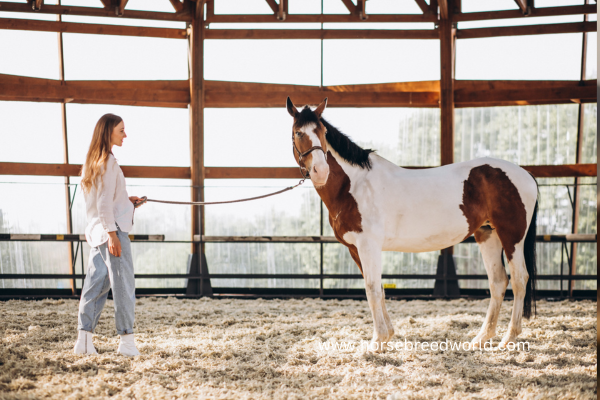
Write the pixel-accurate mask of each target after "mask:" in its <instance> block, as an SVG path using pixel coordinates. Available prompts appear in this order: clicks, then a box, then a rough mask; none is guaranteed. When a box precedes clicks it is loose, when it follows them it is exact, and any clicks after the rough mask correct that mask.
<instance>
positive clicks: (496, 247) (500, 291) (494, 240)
mask: <svg viewBox="0 0 600 400" xmlns="http://www.w3.org/2000/svg"><path fill="white" fill-rule="evenodd" d="M475 240H476V241H477V243H478V244H479V249H480V250H481V255H482V256H483V264H484V265H485V270H486V272H487V275H488V281H489V284H490V297H491V298H490V305H489V307H488V310H487V315H486V316H485V322H484V323H483V325H482V326H481V330H480V331H479V333H478V334H477V336H475V338H474V339H473V340H472V341H471V344H472V346H473V348H478V347H480V346H482V343H484V342H485V341H486V340H488V339H491V338H493V337H494V336H496V325H497V323H498V315H499V313H500V307H501V306H502V300H503V299H504V293H505V292H506V287H507V286H508V277H507V276H506V271H505V269H504V265H502V243H501V242H500V238H499V237H498V234H497V233H496V231H495V230H492V229H490V228H483V227H482V228H479V229H478V230H477V231H476V232H475Z"/></svg>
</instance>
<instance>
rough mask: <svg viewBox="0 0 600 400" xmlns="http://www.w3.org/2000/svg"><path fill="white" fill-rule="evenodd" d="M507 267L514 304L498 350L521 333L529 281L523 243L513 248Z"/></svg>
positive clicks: (512, 341)
mask: <svg viewBox="0 0 600 400" xmlns="http://www.w3.org/2000/svg"><path fill="white" fill-rule="evenodd" d="M508 266H509V268H510V283H511V286H512V291H513V296H514V302H513V309H512V316H511V318H510V323H509V324H508V330H507V331H506V333H505V334H504V337H502V341H501V342H500V344H499V345H498V347H499V348H506V345H507V344H508V343H515V340H516V339H517V336H519V334H520V333H521V320H522V318H523V303H524V299H525V291H526V288H527V280H528V279H529V274H528V273H527V267H526V265H525V256H524V254H523V242H521V243H519V244H517V245H516V246H515V252H514V253H513V256H512V258H511V260H510V261H509V262H508Z"/></svg>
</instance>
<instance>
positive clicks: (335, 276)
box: [0, 274, 598, 281]
mask: <svg viewBox="0 0 600 400" xmlns="http://www.w3.org/2000/svg"><path fill="white" fill-rule="evenodd" d="M444 277H446V280H448V281H458V280H462V279H480V280H484V279H488V276H487V275H473V274H463V275H454V276H449V275H446V276H445V275H443V274H383V275H381V278H382V279H440V280H442V279H444ZM508 277H509V279H510V275H508ZM135 278H136V279H167V278H168V279H238V278H243V279H362V278H363V276H362V275H360V274H323V275H320V274H207V275H187V274H135ZM0 279H85V275H82V274H79V275H71V274H0ZM536 279H538V280H546V281H559V280H568V279H571V280H575V281H585V280H596V279H598V275H562V276H561V275H537V276H536Z"/></svg>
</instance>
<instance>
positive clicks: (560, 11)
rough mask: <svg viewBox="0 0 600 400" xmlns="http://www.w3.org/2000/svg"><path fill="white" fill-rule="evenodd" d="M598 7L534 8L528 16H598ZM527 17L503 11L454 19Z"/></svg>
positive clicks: (590, 5) (481, 19) (592, 5)
mask: <svg viewBox="0 0 600 400" xmlns="http://www.w3.org/2000/svg"><path fill="white" fill-rule="evenodd" d="M597 11H598V10H597V7H596V5H595V4H587V5H582V6H566V7H544V8H533V9H531V14H529V16H527V17H528V18H532V17H552V16H561V15H578V14H596V13H597ZM524 17H526V16H524V15H523V13H522V12H521V11H520V10H503V11H484V12H473V13H461V14H457V15H454V17H453V19H454V21H456V22H465V21H485V20H493V19H510V18H524Z"/></svg>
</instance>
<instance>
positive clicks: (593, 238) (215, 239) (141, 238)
mask: <svg viewBox="0 0 600 400" xmlns="http://www.w3.org/2000/svg"><path fill="white" fill-rule="evenodd" d="M129 238H130V239H131V241H132V242H158V243H202V242H203V243H315V244H318V243H339V242H338V241H337V239H336V238H335V237H333V236H202V237H201V236H200V235H195V236H194V240H193V241H189V240H188V241H186V240H169V241H165V235H129ZM536 239H537V241H538V243H563V244H565V243H574V242H577V243H594V242H597V240H598V235H596V234H564V235H538V236H536ZM0 241H26V242H32V241H64V242H83V241H85V235H77V234H71V235H67V234H7V233H4V234H0ZM461 243H475V238H474V237H473V236H470V237H468V238H467V239H465V240H463V241H462V242H461ZM82 259H83V257H82ZM82 261H83V260H82ZM82 270H83V264H82ZM135 278H136V279H188V280H209V279H319V280H323V279H362V278H363V276H362V275H360V274H210V273H208V274H201V275H197V274H136V275H135ZM509 278H510V276H509ZM0 279H12V280H15V279H85V274H0ZM382 279H406V280H409V279H434V280H441V281H444V282H446V281H458V280H465V279H473V280H486V279H488V276H487V275H485V274H462V275H447V274H383V275H382ZM536 279H538V280H547V281H567V280H568V281H582V280H597V279H598V275H572V274H560V275H558V274H553V275H537V276H536Z"/></svg>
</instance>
